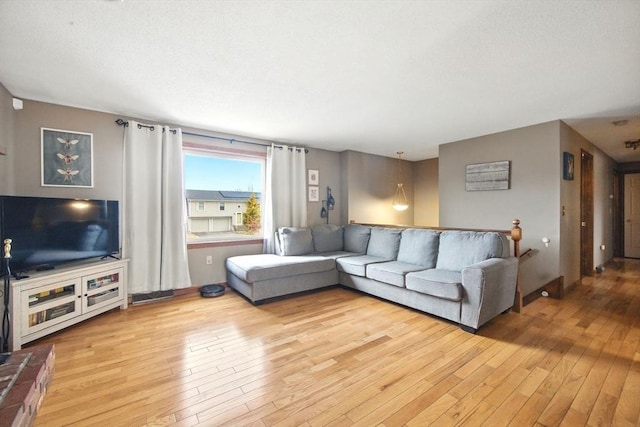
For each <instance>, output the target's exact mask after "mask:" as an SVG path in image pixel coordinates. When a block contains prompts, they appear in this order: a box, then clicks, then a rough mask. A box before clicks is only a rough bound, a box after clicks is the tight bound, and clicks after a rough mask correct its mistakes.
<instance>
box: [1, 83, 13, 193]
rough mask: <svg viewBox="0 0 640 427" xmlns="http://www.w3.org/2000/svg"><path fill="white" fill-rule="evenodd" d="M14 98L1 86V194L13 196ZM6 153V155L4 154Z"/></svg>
mask: <svg viewBox="0 0 640 427" xmlns="http://www.w3.org/2000/svg"><path fill="white" fill-rule="evenodd" d="M12 101H13V97H12V96H11V94H10V93H9V91H7V89H6V88H5V87H4V86H2V85H1V84H0V194H13V192H14V189H13V167H14V166H13V162H11V161H10V159H13V146H14V141H15V138H14V128H15V111H14V110H13V106H12V105H13V104H12ZM2 153H5V154H2Z"/></svg>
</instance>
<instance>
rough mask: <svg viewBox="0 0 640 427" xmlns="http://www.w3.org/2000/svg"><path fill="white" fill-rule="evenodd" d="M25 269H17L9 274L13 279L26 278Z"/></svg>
mask: <svg viewBox="0 0 640 427" xmlns="http://www.w3.org/2000/svg"><path fill="white" fill-rule="evenodd" d="M25 273H26V272H25V271H18V272H16V273H11V275H12V276H13V278H14V279H16V280H22V279H27V278H29V275H27V274H25Z"/></svg>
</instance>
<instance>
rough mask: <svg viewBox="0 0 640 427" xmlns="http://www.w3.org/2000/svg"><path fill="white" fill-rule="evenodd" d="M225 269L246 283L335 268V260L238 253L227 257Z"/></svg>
mask: <svg viewBox="0 0 640 427" xmlns="http://www.w3.org/2000/svg"><path fill="white" fill-rule="evenodd" d="M225 264H226V267H227V270H228V271H230V272H231V273H233V274H234V275H235V276H237V277H238V278H240V279H242V280H244V281H245V282H247V283H253V282H258V281H260V280H269V279H279V278H283V277H289V276H298V275H300V274H307V273H318V272H322V271H329V270H333V269H334V268H335V261H334V260H333V259H331V258H325V257H322V256H318V255H307V256H292V257H287V256H279V255H274V254H260V255H240V256H234V257H230V258H227V261H226V263H225Z"/></svg>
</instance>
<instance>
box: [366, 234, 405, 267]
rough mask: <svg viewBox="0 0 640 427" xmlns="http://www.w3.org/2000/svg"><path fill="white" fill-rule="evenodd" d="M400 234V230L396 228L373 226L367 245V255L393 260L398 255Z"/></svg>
mask: <svg viewBox="0 0 640 427" xmlns="http://www.w3.org/2000/svg"><path fill="white" fill-rule="evenodd" d="M401 235H402V230H401V229H398V228H379V227H373V228H372V229H371V238H370V239H369V245H368V246H367V255H370V256H375V257H380V258H384V259H387V260H395V259H396V257H397V256H398V248H399V247H400V236H401Z"/></svg>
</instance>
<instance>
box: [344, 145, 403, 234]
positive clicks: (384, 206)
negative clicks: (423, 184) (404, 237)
mask: <svg viewBox="0 0 640 427" xmlns="http://www.w3.org/2000/svg"><path fill="white" fill-rule="evenodd" d="M341 156H342V157H341V167H342V188H343V189H347V191H346V192H345V193H344V194H343V197H342V200H341V201H342V204H343V209H344V210H343V211H342V212H343V213H342V218H343V219H344V220H345V222H351V221H355V222H359V223H372V224H403V225H413V212H414V206H413V191H414V190H413V163H412V162H408V161H405V160H402V182H403V184H404V189H405V193H406V195H407V200H408V201H409V208H408V209H407V210H405V211H403V212H398V211H396V210H394V209H393V208H392V207H391V203H392V202H393V197H394V195H395V192H396V188H397V183H398V159H397V158H395V159H394V158H390V157H382V156H376V155H374V154H366V153H360V152H357V151H344V152H342V153H341Z"/></svg>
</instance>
